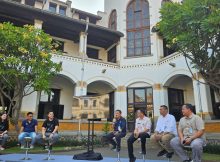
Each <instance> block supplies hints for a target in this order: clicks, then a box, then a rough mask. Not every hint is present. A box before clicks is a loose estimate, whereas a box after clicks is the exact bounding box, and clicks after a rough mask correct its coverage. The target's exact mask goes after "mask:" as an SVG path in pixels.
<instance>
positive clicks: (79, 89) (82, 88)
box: [74, 82, 87, 96]
mask: <svg viewBox="0 0 220 162" xmlns="http://www.w3.org/2000/svg"><path fill="white" fill-rule="evenodd" d="M86 95H87V84H86V83H85V82H78V83H77V84H76V87H75V91H74V96H86Z"/></svg>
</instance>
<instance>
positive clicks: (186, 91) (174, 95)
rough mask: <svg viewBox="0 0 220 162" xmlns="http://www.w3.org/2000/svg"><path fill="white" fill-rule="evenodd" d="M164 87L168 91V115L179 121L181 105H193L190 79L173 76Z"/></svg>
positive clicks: (184, 76)
mask: <svg viewBox="0 0 220 162" xmlns="http://www.w3.org/2000/svg"><path fill="white" fill-rule="evenodd" d="M164 87H166V88H167V91H168V103H169V113H170V114H172V115H174V116H175V118H176V120H177V121H179V120H180V118H181V117H182V112H181V107H182V105H183V104H184V103H190V104H192V105H195V100H194V92H193V82H192V78H190V77H188V76H186V75H182V74H179V75H175V76H173V77H171V78H170V79H168V80H167V82H166V83H165V84H164ZM194 107H195V106H194Z"/></svg>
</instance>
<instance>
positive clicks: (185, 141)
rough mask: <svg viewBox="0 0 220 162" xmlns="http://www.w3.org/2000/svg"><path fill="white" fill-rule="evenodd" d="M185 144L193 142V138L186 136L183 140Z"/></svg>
mask: <svg viewBox="0 0 220 162" xmlns="http://www.w3.org/2000/svg"><path fill="white" fill-rule="evenodd" d="M183 142H184V143H183V144H184V145H189V144H190V143H191V142H192V139H191V138H186V139H185V140H184V141H183Z"/></svg>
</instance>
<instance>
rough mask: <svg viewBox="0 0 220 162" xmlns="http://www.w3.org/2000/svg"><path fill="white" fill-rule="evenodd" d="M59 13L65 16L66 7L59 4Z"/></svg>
mask: <svg viewBox="0 0 220 162" xmlns="http://www.w3.org/2000/svg"><path fill="white" fill-rule="evenodd" d="M59 14H60V15H63V16H66V7H65V6H60V7H59Z"/></svg>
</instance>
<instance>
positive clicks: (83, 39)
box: [79, 32, 87, 55]
mask: <svg viewBox="0 0 220 162" xmlns="http://www.w3.org/2000/svg"><path fill="white" fill-rule="evenodd" d="M86 48H87V33H85V32H81V33H80V35H79V53H80V54H85V55H86V52H87V51H86Z"/></svg>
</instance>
